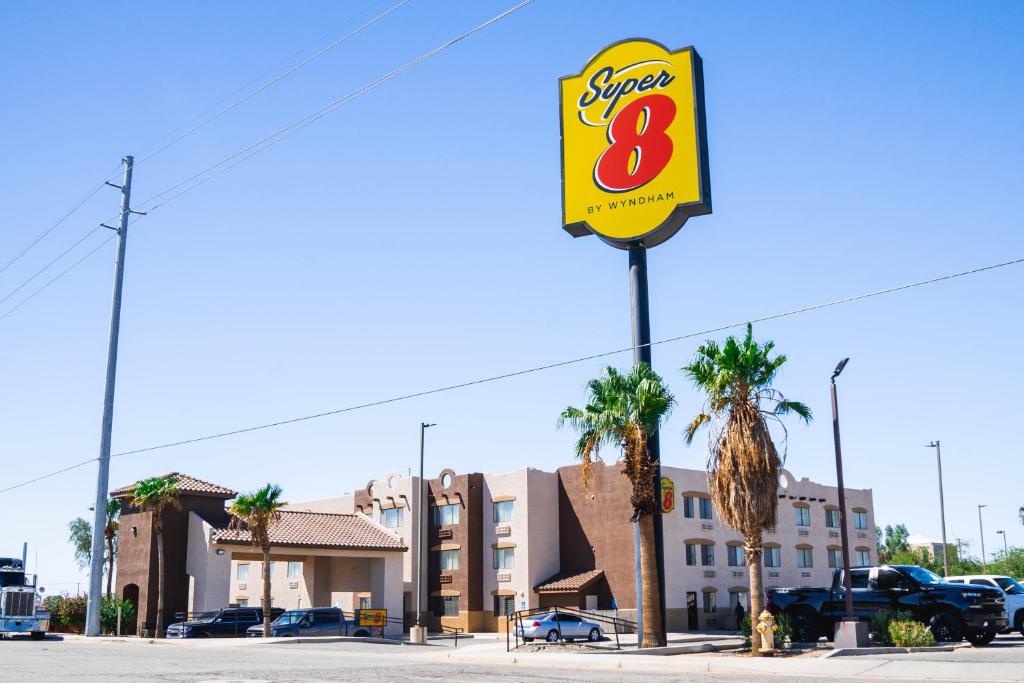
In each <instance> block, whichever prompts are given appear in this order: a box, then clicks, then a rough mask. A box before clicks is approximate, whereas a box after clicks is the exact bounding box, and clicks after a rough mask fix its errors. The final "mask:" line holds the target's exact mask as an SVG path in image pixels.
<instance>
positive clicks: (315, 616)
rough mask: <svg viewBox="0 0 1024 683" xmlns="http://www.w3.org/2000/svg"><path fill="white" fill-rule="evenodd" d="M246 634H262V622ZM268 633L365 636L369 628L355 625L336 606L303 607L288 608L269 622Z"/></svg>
mask: <svg viewBox="0 0 1024 683" xmlns="http://www.w3.org/2000/svg"><path fill="white" fill-rule="evenodd" d="M246 635H247V636H249V637H250V638H260V637H262V636H263V624H262V623H261V624H256V625H255V626H250V627H249V630H248V632H246ZM270 635H271V636H273V637H275V638H280V637H287V636H354V637H357V638H365V637H367V636H369V635H370V629H368V628H366V627H362V626H356V624H355V622H353V621H351V620H349V619H346V618H345V615H344V614H343V613H342V611H341V610H340V609H338V608H337V607H305V608H301V609H292V610H288V611H287V612H285V613H284V614H282V615H281V616H279V617H278V618H277V619H275V620H274V621H273V622H272V623H271V624H270Z"/></svg>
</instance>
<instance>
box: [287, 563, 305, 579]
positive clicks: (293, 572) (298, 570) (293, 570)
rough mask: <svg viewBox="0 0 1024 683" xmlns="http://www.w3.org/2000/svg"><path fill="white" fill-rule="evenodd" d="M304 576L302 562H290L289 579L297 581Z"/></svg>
mask: <svg viewBox="0 0 1024 683" xmlns="http://www.w3.org/2000/svg"><path fill="white" fill-rule="evenodd" d="M301 575H302V563H301V562H289V563H288V578H289V579H297V578H299V577H300V576H301Z"/></svg>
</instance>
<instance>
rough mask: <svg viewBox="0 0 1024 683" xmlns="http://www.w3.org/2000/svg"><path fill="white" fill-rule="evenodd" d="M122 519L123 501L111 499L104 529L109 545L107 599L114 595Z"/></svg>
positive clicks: (108, 502)
mask: <svg viewBox="0 0 1024 683" xmlns="http://www.w3.org/2000/svg"><path fill="white" fill-rule="evenodd" d="M120 517H121V501H120V500H118V499H117V498H111V499H110V500H108V501H107V523H106V525H105V526H104V527H103V538H104V540H105V541H106V543H107V597H108V598H109V597H111V594H112V593H113V581H114V559H115V558H116V557H117V546H118V532H119V531H120V528H121V526H120V524H119V522H118V520H119V519H120Z"/></svg>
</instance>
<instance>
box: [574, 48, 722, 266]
mask: <svg viewBox="0 0 1024 683" xmlns="http://www.w3.org/2000/svg"><path fill="white" fill-rule="evenodd" d="M560 88H561V109H562V111H561V121H562V207H563V226H564V228H565V229H566V230H567V231H568V232H569V233H571V234H572V235H574V236H576V237H580V236H582V235H586V234H590V233H594V234H596V235H598V236H599V237H601V238H602V239H603V240H605V241H606V242H609V243H610V244H613V245H615V246H619V247H623V248H626V247H628V246H629V244H630V243H640V244H643V245H644V246H654V245H656V244H660V243H661V242H663V241H665V240H666V239H668V238H669V237H671V236H672V235H673V234H675V232H677V231H678V230H679V228H680V227H682V225H683V223H685V222H686V219H687V218H689V217H690V216H696V215H700V214H704V213H710V211H711V192H710V186H709V180H708V163H707V135H706V133H705V123H704V93H703V75H702V66H701V60H700V56H699V55H698V54H697V52H696V51H695V50H694V49H693V48H685V49H682V50H679V51H677V52H669V51H668V50H667V49H666V48H665V47H664V46H662V45H660V44H658V43H655V42H653V41H650V40H642V39H637V40H627V41H623V42H620V43H615V44H614V45H612V46H610V47H608V48H607V49H605V50H604V51H602V52H601V53H600V54H598V55H597V56H595V57H594V58H593V59H591V60H590V62H589V63H588V64H587V66H586V67H584V69H583V71H582V72H581V73H580V74H579V75H576V76H567V77H565V78H563V79H561V81H560Z"/></svg>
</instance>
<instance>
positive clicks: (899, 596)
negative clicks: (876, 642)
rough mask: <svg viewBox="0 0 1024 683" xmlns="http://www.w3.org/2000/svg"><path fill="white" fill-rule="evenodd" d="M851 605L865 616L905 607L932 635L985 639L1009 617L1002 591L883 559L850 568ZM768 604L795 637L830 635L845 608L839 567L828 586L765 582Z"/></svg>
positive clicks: (989, 639) (981, 641) (811, 638)
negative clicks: (948, 579)
mask: <svg viewBox="0 0 1024 683" xmlns="http://www.w3.org/2000/svg"><path fill="white" fill-rule="evenodd" d="M850 579H851V582H852V588H853V608H854V613H855V614H856V616H857V617H858V618H859V619H860V620H862V621H868V620H870V619H871V617H872V615H874V614H875V613H876V612H880V611H882V610H890V611H897V610H899V611H904V612H910V613H911V614H912V615H913V616H914V618H915V619H917V620H918V621H920V622H922V623H925V624H928V626H929V627H930V628H931V631H932V635H934V636H935V640H937V641H953V642H956V641H959V640H961V639H962V638H964V637H966V638H967V640H969V641H970V642H971V644H972V645H975V646H978V645H988V644H989V643H991V642H992V639H993V638H995V637H996V634H997V633H999V632H1001V631H1003V630H1004V629H1005V628H1006V625H1007V623H1008V619H1007V615H1006V596H1005V595H1004V594H1003V591H1001V590H999V589H997V588H993V587H991V586H976V585H971V586H966V585H963V584H953V583H947V582H946V581H944V580H943V579H942V577H940V576H938V575H937V574H935V573H933V572H930V571H928V570H927V569H924V568H923V567H918V566H915V565H883V566H880V567H858V568H855V569H851V570H850ZM766 594H767V602H768V608H769V609H770V610H771V611H772V612H773V613H775V614H785V615H786V616H787V617H789V623H790V625H791V628H792V631H793V635H792V638H793V640H794V641H800V642H806V641H812V642H813V641H816V640H818V638H820V637H821V636H826V637H827V638H830V639H831V638H832V637H833V635H834V632H835V623H836V621H838V620H840V619H842V617H843V616H844V615H845V614H846V607H845V590H844V588H843V570H841V569H837V570H836V571H835V574H834V575H833V577H832V586H831V588H770V589H768V591H766Z"/></svg>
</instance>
